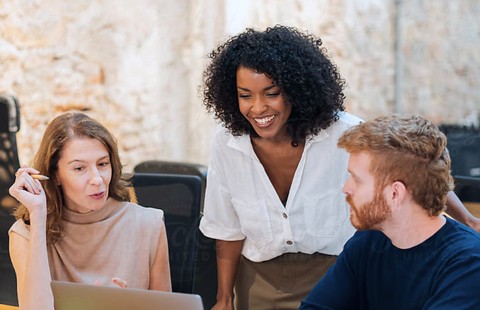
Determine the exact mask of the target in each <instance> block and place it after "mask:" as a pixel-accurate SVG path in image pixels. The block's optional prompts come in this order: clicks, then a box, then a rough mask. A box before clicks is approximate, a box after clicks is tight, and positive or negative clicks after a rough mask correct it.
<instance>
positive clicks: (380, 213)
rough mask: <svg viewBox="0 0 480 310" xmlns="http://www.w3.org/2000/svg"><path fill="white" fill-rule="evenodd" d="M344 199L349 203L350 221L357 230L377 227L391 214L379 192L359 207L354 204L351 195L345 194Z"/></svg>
mask: <svg viewBox="0 0 480 310" xmlns="http://www.w3.org/2000/svg"><path fill="white" fill-rule="evenodd" d="M346 200H347V202H348V204H349V205H350V208H351V210H350V221H351V222H352V225H353V227H355V228H356V229H357V230H369V229H379V228H380V224H382V223H383V222H384V221H385V220H386V219H388V217H389V216H390V214H391V210H390V208H389V207H388V204H387V201H386V200H385V198H384V197H383V196H382V194H381V193H379V194H376V195H375V197H374V198H373V200H371V201H370V202H367V203H364V204H363V205H361V206H360V207H357V206H355V204H354V203H353V201H352V197H351V196H350V195H347V197H346Z"/></svg>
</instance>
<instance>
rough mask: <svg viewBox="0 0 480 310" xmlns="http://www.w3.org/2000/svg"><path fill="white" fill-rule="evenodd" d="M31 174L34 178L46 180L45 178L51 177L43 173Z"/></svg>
mask: <svg viewBox="0 0 480 310" xmlns="http://www.w3.org/2000/svg"><path fill="white" fill-rule="evenodd" d="M30 176H31V177H32V178H34V179H35V180H40V181H45V180H48V179H49V177H47V176H44V175H41V174H31V175H30Z"/></svg>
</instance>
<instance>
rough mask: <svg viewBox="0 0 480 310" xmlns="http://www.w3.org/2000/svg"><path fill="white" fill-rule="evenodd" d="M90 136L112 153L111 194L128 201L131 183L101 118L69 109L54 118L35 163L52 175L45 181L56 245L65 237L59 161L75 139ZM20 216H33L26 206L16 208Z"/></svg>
mask: <svg viewBox="0 0 480 310" xmlns="http://www.w3.org/2000/svg"><path fill="white" fill-rule="evenodd" d="M79 137H80V138H91V139H96V140H98V141H100V142H101V143H102V144H103V145H104V146H105V148H106V149H107V151H108V153H109V154H110V162H111V165H112V178H111V181H110V185H109V190H108V193H109V197H112V198H114V199H116V200H120V201H127V200H129V195H128V189H127V187H128V183H127V182H126V181H124V180H122V179H121V177H122V164H121V162H120V157H119V155H118V147H117V141H116V140H115V138H114V137H113V135H112V134H111V133H110V132H109V131H108V130H107V129H106V128H105V127H104V126H103V125H102V124H100V123H99V122H98V121H96V120H94V119H93V118H91V117H89V116H87V115H86V114H83V113H80V112H67V113H64V114H61V115H59V116H57V117H56V118H54V119H53V120H52V121H51V122H50V124H49V125H48V126H47V128H46V130H45V133H44V134H43V138H42V141H41V143H40V147H39V148H38V151H37V153H36V154H35V157H34V160H33V164H32V166H33V167H34V168H35V169H37V170H38V171H39V172H40V173H41V174H43V175H47V176H49V177H50V180H49V181H48V182H45V183H43V187H44V190H45V194H46V197H47V242H48V243H49V244H53V243H55V242H56V241H58V240H59V239H60V238H61V237H62V232H63V226H62V221H61V219H62V214H63V207H64V201H63V192H62V189H61V187H59V186H58V185H57V184H58V180H57V176H56V175H57V173H56V172H57V170H58V161H59V160H60V157H61V156H62V151H63V149H64V147H65V145H66V144H67V142H68V141H70V140H71V139H73V138H79ZM15 216H16V218H17V219H22V220H23V221H24V222H25V223H26V224H29V223H30V215H29V213H28V210H27V208H26V207H25V206H23V205H20V206H19V207H18V209H17V210H16V211H15Z"/></svg>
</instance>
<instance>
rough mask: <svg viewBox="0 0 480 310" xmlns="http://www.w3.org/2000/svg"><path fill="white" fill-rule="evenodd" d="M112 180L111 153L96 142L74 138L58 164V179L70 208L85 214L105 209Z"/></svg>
mask: <svg viewBox="0 0 480 310" xmlns="http://www.w3.org/2000/svg"><path fill="white" fill-rule="evenodd" d="M111 178H112V167H111V164H110V154H109V153H108V151H107V149H106V148H105V146H104V145H103V144H102V143H101V142H100V141H98V140H96V139H91V138H73V139H72V140H70V141H69V142H67V144H66V145H65V147H64V149H63V150H62V153H61V157H60V159H59V161H58V171H57V179H58V181H59V183H60V185H61V188H62V191H63V195H64V199H65V205H66V207H67V208H68V209H70V210H73V211H76V212H79V213H86V212H90V211H93V210H99V209H101V208H103V207H104V206H105V204H106V202H107V198H108V187H109V184H110V180H111Z"/></svg>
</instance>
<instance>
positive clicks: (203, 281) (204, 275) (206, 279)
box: [133, 160, 217, 309]
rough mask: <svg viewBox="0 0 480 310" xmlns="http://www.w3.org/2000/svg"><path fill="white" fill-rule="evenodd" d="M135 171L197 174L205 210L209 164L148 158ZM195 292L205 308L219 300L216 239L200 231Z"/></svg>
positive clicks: (201, 207)
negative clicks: (199, 179)
mask: <svg viewBox="0 0 480 310" xmlns="http://www.w3.org/2000/svg"><path fill="white" fill-rule="evenodd" d="M133 171H134V172H135V173H168V174H177V175H195V176H199V177H200V178H201V180H202V193H201V205H200V210H201V212H203V199H204V195H205V187H206V181H207V166H204V165H201V164H196V163H189V162H174V161H163V160H147V161H144V162H141V163H139V164H137V165H136V166H135V167H134V168H133ZM194 292H195V293H196V294H199V295H200V296H202V300H203V303H204V307H205V309H210V308H211V307H212V306H213V305H214V304H215V302H216V300H217V256H216V249H215V240H214V239H211V238H208V237H206V236H204V235H203V234H202V233H201V232H200V236H199V241H198V246H197V255H196V267H195V281H194Z"/></svg>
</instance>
